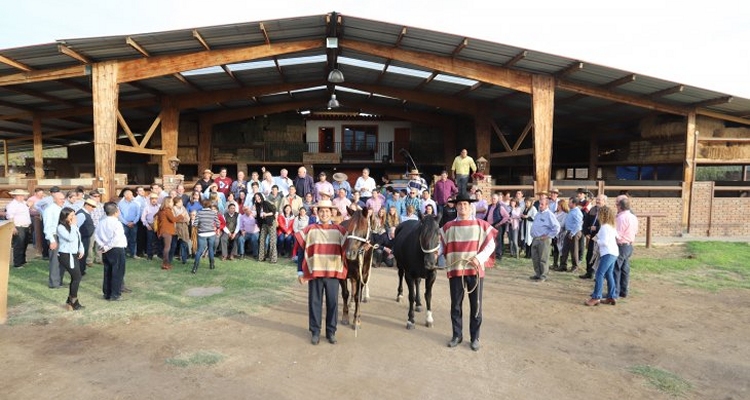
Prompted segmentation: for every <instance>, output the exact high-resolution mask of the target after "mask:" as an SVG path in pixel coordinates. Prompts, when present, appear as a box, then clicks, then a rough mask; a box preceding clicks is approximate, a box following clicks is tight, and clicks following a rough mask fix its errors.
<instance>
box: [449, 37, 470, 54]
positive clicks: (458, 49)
mask: <svg viewBox="0 0 750 400" xmlns="http://www.w3.org/2000/svg"><path fill="white" fill-rule="evenodd" d="M468 45H469V38H464V40H462V41H461V43H460V44H459V45H458V46H456V48H455V49H453V52H452V53H451V57H456V56H458V54H459V53H461V50H463V49H465V48H466V47H467V46H468Z"/></svg>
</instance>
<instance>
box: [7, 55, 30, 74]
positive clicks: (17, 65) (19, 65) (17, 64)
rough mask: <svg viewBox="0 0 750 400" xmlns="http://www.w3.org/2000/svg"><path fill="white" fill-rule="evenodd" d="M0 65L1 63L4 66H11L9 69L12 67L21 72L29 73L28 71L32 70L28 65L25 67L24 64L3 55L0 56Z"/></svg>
mask: <svg viewBox="0 0 750 400" xmlns="http://www.w3.org/2000/svg"><path fill="white" fill-rule="evenodd" d="M0 63H3V64H5V65H9V66H11V67H13V68H15V69H20V70H21V71H26V72H29V71H31V70H32V68H31V67H29V66H28V65H26V64H24V63H21V62H18V61H16V60H14V59H12V58H10V57H5V56H3V55H0Z"/></svg>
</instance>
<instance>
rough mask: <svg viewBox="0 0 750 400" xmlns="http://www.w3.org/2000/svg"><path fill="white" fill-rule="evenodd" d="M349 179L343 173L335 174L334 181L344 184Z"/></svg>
mask: <svg viewBox="0 0 750 400" xmlns="http://www.w3.org/2000/svg"><path fill="white" fill-rule="evenodd" d="M348 179H349V177H348V176H346V174H345V173H343V172H336V173H335V174H333V180H334V181H336V182H343V181H345V180H348Z"/></svg>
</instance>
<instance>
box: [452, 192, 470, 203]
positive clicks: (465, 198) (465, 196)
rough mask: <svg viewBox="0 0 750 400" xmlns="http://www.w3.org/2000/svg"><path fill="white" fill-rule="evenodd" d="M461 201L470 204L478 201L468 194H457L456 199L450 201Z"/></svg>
mask: <svg viewBox="0 0 750 400" xmlns="http://www.w3.org/2000/svg"><path fill="white" fill-rule="evenodd" d="M459 201H468V202H469V203H473V202H475V201H477V199H472V198H471V197H469V195H468V194H463V193H459V194H457V195H456V197H455V198H451V199H448V202H449V203H458V202H459Z"/></svg>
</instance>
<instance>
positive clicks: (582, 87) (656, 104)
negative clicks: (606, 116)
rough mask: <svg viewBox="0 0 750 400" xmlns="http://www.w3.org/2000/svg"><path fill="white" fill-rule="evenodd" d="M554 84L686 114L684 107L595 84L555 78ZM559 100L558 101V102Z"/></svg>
mask: <svg viewBox="0 0 750 400" xmlns="http://www.w3.org/2000/svg"><path fill="white" fill-rule="evenodd" d="M556 86H557V88H558V89H561V90H565V91H569V92H574V93H579V94H583V95H587V96H592V97H598V98H600V99H607V100H612V101H617V102H620V103H625V104H629V105H632V106H636V107H642V108H647V109H650V110H656V111H661V112H665V113H669V114H677V115H686V114H687V109H686V108H684V107H678V106H672V105H668V104H663V103H659V102H656V101H654V100H651V99H645V98H643V97H639V96H632V95H629V94H624V93H615V92H612V91H609V90H606V89H602V88H601V87H597V86H589V85H583V84H580V83H574V82H570V81H567V80H562V79H557V80H556ZM559 103H560V102H558V104H559Z"/></svg>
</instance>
